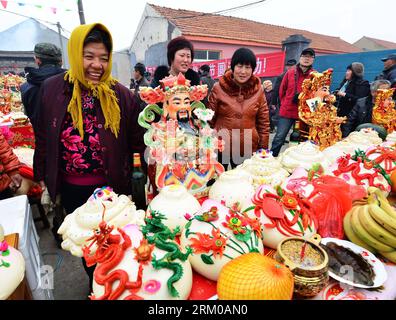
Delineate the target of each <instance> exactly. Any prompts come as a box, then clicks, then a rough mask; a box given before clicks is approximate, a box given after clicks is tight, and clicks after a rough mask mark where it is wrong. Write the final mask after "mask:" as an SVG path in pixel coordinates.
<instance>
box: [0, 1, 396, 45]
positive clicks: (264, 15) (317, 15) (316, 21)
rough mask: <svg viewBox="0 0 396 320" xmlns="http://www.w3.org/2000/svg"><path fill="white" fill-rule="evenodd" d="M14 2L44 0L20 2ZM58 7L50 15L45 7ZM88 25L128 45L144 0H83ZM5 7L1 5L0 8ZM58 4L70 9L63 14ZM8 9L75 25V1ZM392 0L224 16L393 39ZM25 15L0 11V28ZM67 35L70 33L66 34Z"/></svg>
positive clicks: (209, 4)
mask: <svg viewBox="0 0 396 320" xmlns="http://www.w3.org/2000/svg"><path fill="white" fill-rule="evenodd" d="M256 1H257V0H199V1H198V0H150V1H148V2H149V3H152V4H157V5H160V6H164V7H170V8H175V9H188V10H194V11H200V12H215V11H219V10H223V9H229V8H232V7H235V6H239V5H244V4H247V3H252V2H256ZM17 2H26V3H33V4H42V5H43V8H42V9H38V8H35V7H32V6H28V5H26V6H23V7H20V6H18V4H17ZM51 5H53V6H54V7H58V8H59V9H58V11H57V14H53V13H52V12H51V9H50V8H49V7H48V6H51ZM83 5H84V11H85V18H86V22H87V23H92V22H102V23H103V24H105V25H106V26H107V27H108V28H109V29H110V31H111V32H112V35H113V39H114V48H115V49H116V50H120V49H123V48H127V47H129V45H130V44H131V43H132V39H133V37H134V34H135V31H136V28H137V25H138V23H139V21H140V18H141V16H142V14H143V10H144V7H145V5H146V1H143V0H133V1H132V0H83ZM0 8H1V9H3V7H2V6H0ZM62 8H63V9H64V8H71V9H73V11H71V12H67V11H65V10H62ZM6 10H9V11H14V12H17V13H20V14H24V15H27V16H32V17H34V18H37V19H43V20H46V21H49V22H53V23H56V22H57V21H59V22H60V23H61V25H62V26H63V27H64V28H65V29H66V30H69V31H72V30H73V29H74V28H75V27H76V26H78V24H79V16H78V12H77V5H76V0H10V1H9V3H8V6H7V8H6ZM395 12H396V1H395V0H267V1H264V2H261V3H259V4H256V5H253V6H251V7H247V8H243V9H239V10H234V11H230V12H228V13H225V14H224V15H231V16H236V17H240V18H245V19H250V20H255V21H259V22H264V23H270V24H274V25H280V26H285V27H292V28H297V29H305V30H309V31H312V32H317V33H321V34H326V35H332V36H337V37H340V38H342V39H344V40H346V41H348V42H350V43H353V42H355V41H356V40H358V39H360V38H361V37H362V36H369V37H373V38H378V39H383V40H388V41H392V42H396V32H395V27H394V20H393V15H394V13H395ZM24 19H26V18H23V17H18V16H16V15H13V14H10V13H6V12H4V11H0V31H2V30H5V29H7V28H9V27H11V26H13V25H15V24H16V23H19V22H21V21H23V20H24ZM65 35H66V36H69V35H70V34H69V33H66V34H65Z"/></svg>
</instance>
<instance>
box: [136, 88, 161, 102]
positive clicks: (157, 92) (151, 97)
mask: <svg viewBox="0 0 396 320" xmlns="http://www.w3.org/2000/svg"><path fill="white" fill-rule="evenodd" d="M139 95H140V98H141V99H142V100H143V101H144V102H146V103H148V104H155V103H158V102H163V101H164V98H165V95H164V92H163V91H162V90H161V88H160V87H159V86H158V87H156V88H154V89H153V88H150V87H141V88H140V91H139Z"/></svg>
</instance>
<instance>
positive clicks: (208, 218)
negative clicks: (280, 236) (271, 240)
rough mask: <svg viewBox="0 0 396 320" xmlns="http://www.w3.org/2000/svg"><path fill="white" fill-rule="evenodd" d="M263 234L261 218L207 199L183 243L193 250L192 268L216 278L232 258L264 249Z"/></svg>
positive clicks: (192, 218) (185, 232)
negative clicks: (252, 216)
mask: <svg viewBox="0 0 396 320" xmlns="http://www.w3.org/2000/svg"><path fill="white" fill-rule="evenodd" d="M261 234H262V233H261V225H260V223H259V221H258V219H256V218H251V217H249V216H248V215H246V214H245V215H243V214H241V213H240V212H238V210H237V209H236V208H231V209H230V208H227V207H225V206H223V205H222V204H220V203H219V202H217V201H214V200H211V199H208V200H206V201H205V202H204V203H203V204H202V208H201V211H200V212H199V213H198V214H196V215H195V216H194V217H191V219H190V221H189V222H188V224H187V225H186V227H185V229H184V231H183V233H182V236H181V239H180V242H181V245H182V246H183V247H184V248H187V247H191V249H192V251H193V255H191V256H190V262H191V265H192V267H193V269H194V270H195V271H196V272H198V273H199V274H201V275H203V276H204V277H206V278H208V279H210V280H214V281H216V280H217V278H218V276H219V274H220V271H221V269H222V268H223V267H224V265H225V264H227V262H229V261H230V260H232V259H234V258H236V257H239V256H240V255H242V254H244V253H249V252H260V253H263V252H264V247H263V243H262V237H261Z"/></svg>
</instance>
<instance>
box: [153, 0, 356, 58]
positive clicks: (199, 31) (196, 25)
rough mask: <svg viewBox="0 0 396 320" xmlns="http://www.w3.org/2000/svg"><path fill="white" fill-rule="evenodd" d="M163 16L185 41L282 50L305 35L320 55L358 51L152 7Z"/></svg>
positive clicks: (333, 40)
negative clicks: (219, 41) (241, 43)
mask: <svg viewBox="0 0 396 320" xmlns="http://www.w3.org/2000/svg"><path fill="white" fill-rule="evenodd" d="M150 6H151V7H152V8H154V9H155V10H156V11H157V12H158V13H159V14H160V15H162V16H163V17H165V18H167V19H168V20H169V21H171V22H172V23H173V24H175V25H176V26H177V27H178V28H179V29H180V30H181V32H182V34H183V35H184V36H186V37H188V36H191V37H199V38H209V39H210V38H216V39H224V40H239V41H250V42H255V43H260V44H263V45H267V46H271V47H279V48H281V46H282V41H283V40H285V39H286V38H287V37H289V36H290V35H293V34H302V35H303V36H304V37H306V38H308V39H310V40H312V42H311V43H310V47H312V48H314V49H315V50H318V51H319V52H323V53H325V52H328V53H349V52H358V51H360V49H359V48H357V47H355V46H353V45H352V44H350V43H348V42H346V41H344V40H342V39H340V38H338V37H332V36H326V35H322V34H318V33H313V32H310V31H306V30H298V29H292V28H286V27H281V26H275V25H271V24H266V23H260V22H256V21H251V20H247V19H241V18H235V17H227V16H222V15H217V14H210V13H202V12H195V11H189V10H182V9H171V8H165V7H160V6H156V5H152V4H150Z"/></svg>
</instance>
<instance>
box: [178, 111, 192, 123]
mask: <svg viewBox="0 0 396 320" xmlns="http://www.w3.org/2000/svg"><path fill="white" fill-rule="evenodd" d="M176 119H177V121H179V122H188V121H189V120H190V116H189V114H188V111H187V110H185V109H184V110H179V111H177V112H176Z"/></svg>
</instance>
